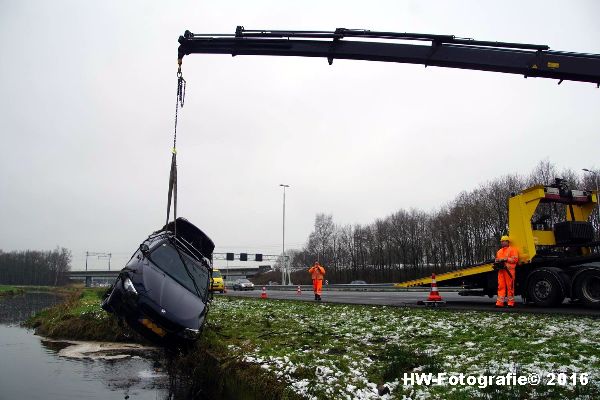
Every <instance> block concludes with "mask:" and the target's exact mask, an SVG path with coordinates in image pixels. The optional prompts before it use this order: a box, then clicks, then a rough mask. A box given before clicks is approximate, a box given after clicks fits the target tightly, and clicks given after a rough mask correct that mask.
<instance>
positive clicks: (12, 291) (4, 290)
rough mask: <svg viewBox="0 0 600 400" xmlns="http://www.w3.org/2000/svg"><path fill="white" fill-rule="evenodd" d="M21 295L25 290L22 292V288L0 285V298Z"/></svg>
mask: <svg viewBox="0 0 600 400" xmlns="http://www.w3.org/2000/svg"><path fill="white" fill-rule="evenodd" d="M23 293H25V290H23V289H22V288H18V287H16V286H7V285H0V297H2V296H13V295H16V294H23Z"/></svg>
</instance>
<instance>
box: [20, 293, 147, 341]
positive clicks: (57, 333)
mask: <svg viewBox="0 0 600 400" xmlns="http://www.w3.org/2000/svg"><path fill="white" fill-rule="evenodd" d="M105 291H106V289H105V288H96V289H81V288H76V289H73V290H70V291H69V293H68V294H67V296H66V298H65V302H64V303H62V304H59V305H57V306H55V307H52V308H48V309H45V310H43V311H41V312H39V313H37V314H36V315H34V316H33V317H31V318H30V319H29V320H27V321H26V323H25V325H27V326H28V327H31V328H35V331H36V333H37V334H38V335H42V336H47V337H50V338H54V339H71V340H98V341H115V342H120V341H127V342H130V341H140V342H141V341H142V339H141V338H139V337H138V336H137V335H136V334H134V332H133V331H131V330H130V329H127V327H122V326H119V324H118V321H117V319H116V318H114V317H113V316H112V315H110V314H108V313H106V312H104V310H102V309H101V308H100V301H101V299H102V296H103V294H104V292H105Z"/></svg>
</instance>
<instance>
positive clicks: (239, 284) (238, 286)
mask: <svg viewBox="0 0 600 400" xmlns="http://www.w3.org/2000/svg"><path fill="white" fill-rule="evenodd" d="M233 290H254V283H252V282H250V281H249V280H248V279H238V280H237V281H235V283H234V284H233Z"/></svg>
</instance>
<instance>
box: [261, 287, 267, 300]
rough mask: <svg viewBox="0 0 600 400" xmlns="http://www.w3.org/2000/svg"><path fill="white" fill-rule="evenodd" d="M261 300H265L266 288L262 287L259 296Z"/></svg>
mask: <svg viewBox="0 0 600 400" xmlns="http://www.w3.org/2000/svg"><path fill="white" fill-rule="evenodd" d="M260 298H261V299H266V298H267V288H266V287H264V286H263V289H262V293H261V294H260Z"/></svg>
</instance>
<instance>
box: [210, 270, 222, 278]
mask: <svg viewBox="0 0 600 400" xmlns="http://www.w3.org/2000/svg"><path fill="white" fill-rule="evenodd" d="M212 277H213V278H222V277H223V275H221V272H219V271H217V270H216V269H213V274H212Z"/></svg>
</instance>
